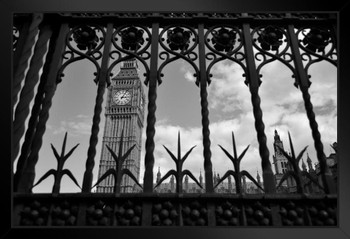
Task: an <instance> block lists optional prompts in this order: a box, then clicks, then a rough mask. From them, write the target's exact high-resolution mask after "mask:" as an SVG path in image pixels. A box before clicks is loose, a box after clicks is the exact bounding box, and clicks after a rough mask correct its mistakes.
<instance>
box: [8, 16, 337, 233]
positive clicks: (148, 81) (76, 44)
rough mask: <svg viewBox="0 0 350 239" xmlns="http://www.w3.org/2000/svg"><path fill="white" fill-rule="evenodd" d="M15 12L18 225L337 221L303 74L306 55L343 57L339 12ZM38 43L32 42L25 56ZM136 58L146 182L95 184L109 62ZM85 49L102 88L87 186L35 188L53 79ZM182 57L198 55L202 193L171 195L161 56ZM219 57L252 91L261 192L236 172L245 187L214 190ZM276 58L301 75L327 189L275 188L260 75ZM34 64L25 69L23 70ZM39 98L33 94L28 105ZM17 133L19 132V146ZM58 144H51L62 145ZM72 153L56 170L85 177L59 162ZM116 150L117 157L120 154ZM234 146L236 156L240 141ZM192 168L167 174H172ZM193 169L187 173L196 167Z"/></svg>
mask: <svg viewBox="0 0 350 239" xmlns="http://www.w3.org/2000/svg"><path fill="white" fill-rule="evenodd" d="M28 18H31V21H30V23H27V22H28ZM14 23H15V25H14V31H13V34H14V36H13V40H14V41H13V45H14V58H13V59H14V72H13V75H14V78H13V86H14V87H13V107H14V106H16V109H15V111H14V112H15V114H14V119H13V126H14V131H13V132H14V135H13V141H12V143H13V147H14V151H13V154H12V162H14V161H15V159H16V157H17V156H19V158H18V161H17V168H16V172H15V174H14V185H13V190H14V192H15V193H14V204H13V205H14V207H13V212H14V213H13V225H15V226H62V225H65V226H90V225H92V226H282V225H283V226H293V225H298V226H301V225H303V226H310V225H311V226H321V225H327V226H336V225H337V195H336V185H335V182H334V181H333V178H332V175H331V172H330V170H329V168H328V166H327V164H326V160H325V154H324V152H323V144H322V142H321V136H320V133H319V130H318V124H317V122H316V119H315V114H314V112H313V105H312V102H311V97H310V94H309V87H310V84H311V82H310V80H309V78H310V76H309V74H308V71H309V68H310V66H311V65H313V64H314V63H316V62H319V61H328V62H329V63H331V64H333V65H335V66H337V51H336V49H337V40H336V23H337V22H336V16H335V15H332V14H305V13H302V14H299V13H278V14H258V13H254V14H250V13H249V14H247V13H242V14H237V13H232V14H231V13H195V12H193V13H171V12H165V13H148V12H147V13H144V12H141V13H62V14H32V15H26V14H23V15H17V16H16V17H15V21H14ZM36 37H37V39H36ZM33 46H34V51H33V55H32V57H31V58H30V54H31V48H32V47H33ZM112 49H115V50H112ZM45 54H46V56H45ZM44 56H45V59H44ZM131 58H136V59H137V60H138V62H140V63H141V64H142V65H143V67H144V69H145V71H146V73H145V81H144V84H145V85H146V86H147V87H148V115H147V128H146V142H145V144H146V154H145V161H144V164H145V173H144V181H143V193H139V194H119V193H117V192H116V193H115V194H102V193H98V194H93V193H91V188H92V186H93V185H92V180H93V175H92V171H93V168H94V159H95V154H96V145H97V141H98V132H99V123H100V117H101V111H102V103H103V95H104V92H105V89H106V86H108V85H109V84H110V82H111V81H110V77H111V71H112V69H113V67H114V66H115V65H117V64H118V63H120V62H122V61H126V60H129V59H131ZM29 59H30V62H29ZM83 59H86V60H88V61H90V62H91V63H92V64H93V65H94V66H95V68H96V69H95V70H96V72H95V78H94V79H93V80H94V81H95V82H96V84H97V85H98V87H97V95H96V100H95V108H94V115H93V125H92V129H91V136H90V144H89V149H88V156H87V159H86V164H85V173H84V179H83V182H82V192H81V193H79V194H59V180H58V181H57V182H55V188H56V189H55V190H54V191H53V194H33V193H32V192H31V189H32V187H33V184H34V178H35V165H36V163H37V161H38V158H39V156H38V155H39V151H40V148H41V145H42V138H43V135H44V133H45V130H46V123H47V120H48V118H49V112H50V107H51V105H52V101H53V99H54V96H55V91H56V87H57V85H58V84H59V83H60V82H61V81H62V76H63V72H64V69H65V68H66V67H67V66H68V65H70V64H71V63H73V62H76V61H79V60H83ZM159 59H161V60H162V61H161V63H159V62H158V60H159ZM178 59H182V60H184V61H186V62H187V63H188V64H190V65H191V66H192V68H193V72H194V74H193V75H194V77H195V78H196V81H195V84H196V85H197V86H198V87H199V90H200V106H201V117H202V136H203V148H204V152H203V158H204V161H203V164H204V179H205V193H204V194H190V195H184V194H182V193H181V192H180V191H179V190H178V191H177V193H176V194H169V195H168V194H163V195H158V194H155V193H154V184H153V182H154V180H153V174H154V172H153V168H154V161H155V159H154V154H153V153H154V148H155V142H154V136H155V134H156V132H155V123H156V109H157V89H158V87H160V85H161V83H162V77H163V73H162V70H163V69H164V67H165V66H166V65H168V64H169V63H171V62H173V61H176V60H178ZM223 60H230V61H232V62H234V63H235V64H237V65H239V66H240V67H241V68H242V70H243V72H244V77H245V84H246V85H247V86H248V87H249V90H250V94H251V102H252V106H253V114H254V118H255V129H256V132H257V139H258V143H259V153H260V157H261V166H262V171H263V174H262V176H263V183H264V185H263V188H264V194H259V195H243V194H241V193H240V192H241V190H240V189H241V188H240V187H241V185H240V183H237V186H238V187H239V188H238V189H237V192H238V194H232V195H219V194H216V193H214V186H215V185H213V172H212V161H211V149H210V146H211V141H210V131H209V108H208V99H207V97H208V93H207V88H208V87H209V85H210V82H211V77H212V74H211V69H212V68H213V67H214V65H215V64H216V63H218V62H220V61H223ZM272 61H279V62H281V63H282V64H284V65H285V66H286V67H287V68H288V69H289V70H290V71H291V75H292V76H293V78H295V82H294V86H295V87H297V88H299V89H300V91H301V93H302V96H303V100H304V105H305V109H306V113H307V117H308V120H309V124H310V129H311V131H312V136H313V139H314V145H315V149H316V152H317V158H318V162H319V165H320V174H321V175H322V185H323V188H324V192H325V195H307V194H304V193H302V190H299V191H298V194H295V195H287V194H276V183H275V179H274V175H273V172H272V169H271V163H270V160H269V157H270V153H269V150H268V147H267V144H266V135H265V132H264V128H265V126H264V122H263V115H262V110H261V107H260V102H261V99H260V96H259V86H260V84H261V82H262V81H261V72H260V70H261V69H262V67H263V66H264V65H266V64H269V63H270V62H272ZM28 64H29V69H28V71H27V72H26V74H25V69H26V68H27V66H28ZM42 67H43V71H42V74H40V73H39V70H40V69H41V68H42ZM38 82H39V83H38ZM37 83H38V89H37V93H36V95H35V98H34V87H35V85H36V84H37ZM22 85H23V86H22ZM33 98H34V104H33V106H32V108H31V112H30V114H29V111H30V102H31V101H32V100H33ZM16 103H17V104H16ZM15 104H16V105H15ZM28 116H30V118H29V123H28V127H27V130H26V131H25V127H24V124H25V121H26V119H27V117H28ZM22 137H24V141H23V144H22V146H21V147H20V140H21V138H22ZM233 143H234V142H233ZM234 147H235V146H234ZM19 149H21V152H19V151H20V150H19ZM53 149H54V148H53ZM54 151H55V152H56V150H55V149H54ZM71 152H72V151H71ZM71 152H70V153H71ZM169 152H170V151H169ZM70 153H68V154H70ZM112 153H113V152H112ZM56 154H57V152H56ZM56 154H55V155H56ZM293 154H294V151H293ZM243 155H244V153H243ZM68 156H69V155H68ZM68 156H67V157H68ZM67 157H66V156H65V155H64V148H63V149H62V156H61V157H59V156H58V154H57V158H58V159H60V160H59V167H58V169H57V171H55V172H56V174H57V175H58V174H60V175H61V174H62V173H67V174H69V175H70V177H71V178H72V179H73V180H74V182H75V183H76V184H78V183H77V182H76V180H75V178H74V176H73V175H72V174H71V173H70V171H68V170H67V171H65V170H63V171H62V167H63V163H64V161H65V160H66V158H67ZM115 157H117V156H115ZM118 157H121V154H120V155H119V156H118ZM174 157H175V156H174ZM178 157H179V158H178V159H177V160H182V159H181V158H180V157H181V155H180V154H179V156H178ZM234 157H235V160H238V159H237V155H236V152H235V156H234ZM118 159H119V158H118ZM62 160H63V163H62V162H61V161H62ZM174 160H175V159H174ZM239 160H240V159H239ZM293 160H295V156H294V155H293ZM178 163H179V162H178ZM234 163H235V162H234ZM238 166H239V163H238ZM235 167H236V166H235ZM237 170H238V171H237V172H236V173H238V174H240V172H239V167H238V169H237ZM185 171H186V170H185ZM185 171H183V172H172V173H173V174H174V175H177V174H182V173H184V172H185ZM230 172H231V173H233V171H230ZM51 173H53V172H51ZM113 173H114V174H115V177H117V176H118V175H117V174H118V173H120V172H118V170H115V171H113ZM124 173H125V172H124ZM186 173H187V174H191V173H190V172H189V171H186ZM169 175H170V174H169ZM169 175H168V176H169ZM61 176H62V175H61ZM295 177H300V173H299V174H295ZM239 180H240V178H239ZM298 180H299V179H298V178H297V181H298ZM119 181H120V180H119ZM119 181H118V182H119ZM180 185H181V183H180Z"/></svg>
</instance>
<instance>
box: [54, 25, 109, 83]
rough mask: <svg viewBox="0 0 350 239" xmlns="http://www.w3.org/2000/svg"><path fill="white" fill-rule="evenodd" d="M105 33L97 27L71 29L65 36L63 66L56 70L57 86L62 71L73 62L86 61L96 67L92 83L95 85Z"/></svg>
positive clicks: (86, 26)
mask: <svg viewBox="0 0 350 239" xmlns="http://www.w3.org/2000/svg"><path fill="white" fill-rule="evenodd" d="M105 37H106V31H105V29H104V27H103V26H99V25H93V24H88V25H78V26H74V27H71V29H70V31H69V32H68V34H67V36H66V50H65V51H64V52H63V54H62V55H63V59H64V64H62V66H61V67H60V69H59V70H58V77H57V84H58V83H60V82H61V81H62V77H64V74H63V71H64V70H65V68H66V67H67V66H68V65H70V64H71V63H73V62H76V61H79V60H83V59H87V60H89V61H90V62H92V63H93V64H94V65H95V67H96V72H94V76H95V78H94V82H95V83H97V81H98V79H97V77H98V75H99V72H100V69H101V67H100V64H99V62H98V61H99V60H100V59H101V57H102V53H101V48H102V47H103V45H104V42H105Z"/></svg>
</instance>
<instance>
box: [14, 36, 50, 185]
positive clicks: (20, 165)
mask: <svg viewBox="0 0 350 239" xmlns="http://www.w3.org/2000/svg"><path fill="white" fill-rule="evenodd" d="M56 38H57V32H56V33H53V34H52V36H51V40H50V44H49V50H48V52H47V54H46V58H45V64H44V67H43V73H42V75H41V77H40V83H39V86H38V90H37V93H36V96H35V99H34V105H33V107H32V111H31V115H30V118H29V122H28V128H27V131H26V133H25V137H24V142H23V144H22V146H21V154H20V157H19V158H18V160H17V168H16V174H15V175H14V183H13V185H14V190H15V191H17V188H18V183H19V181H20V177H21V176H22V174H23V170H24V167H25V162H26V160H27V158H28V156H29V154H30V147H31V144H32V142H33V138H34V134H35V130H36V126H37V124H38V117H39V113H40V111H41V104H42V101H43V99H44V94H45V85H46V82H47V79H48V73H49V69H50V65H51V61H52V59H53V57H54V53H55V46H56V45H55V39H56Z"/></svg>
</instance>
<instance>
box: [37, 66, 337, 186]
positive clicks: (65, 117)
mask: <svg viewBox="0 0 350 239" xmlns="http://www.w3.org/2000/svg"><path fill="white" fill-rule="evenodd" d="M139 66H140V76H141V77H142V74H143V69H142V65H141V64H139ZM118 69H119V66H116V67H115V69H114V70H115V73H116V72H117V71H118ZM93 72H94V66H93V64H91V63H89V62H87V61H81V62H77V63H74V64H72V65H70V66H69V67H68V68H67V69H66V71H65V77H64V78H63V81H62V83H60V85H59V86H58V88H57V91H56V94H55V97H54V100H53V104H52V108H51V110H50V118H49V120H48V122H47V129H46V133H45V135H44V140H43V145H42V148H41V151H40V155H39V162H38V164H37V166H36V179H35V181H37V180H38V179H39V178H40V177H41V176H42V175H43V174H44V173H45V172H47V171H48V170H49V169H51V168H54V169H56V166H57V163H56V159H55V158H54V155H53V153H52V150H51V147H50V144H51V143H52V144H53V145H54V146H55V148H56V149H57V151H58V152H60V150H61V146H62V142H63V137H64V133H65V132H68V140H67V148H66V151H68V150H70V149H71V148H72V147H74V146H75V145H76V144H78V143H79V144H80V145H79V146H78V148H77V149H76V150H75V152H74V153H73V154H72V156H71V157H70V158H69V159H68V160H67V161H66V164H65V168H67V169H70V170H71V171H72V173H73V174H74V176H75V177H76V178H77V180H78V182H79V184H80V185H82V180H83V174H84V171H85V161H86V159H87V150H88V147H89V138H90V133H91V125H92V116H93V111H94V105H95V97H96V92H97V86H96V85H95V83H94V82H93V81H92V80H93ZM163 72H164V77H163V83H162V84H161V85H160V86H159V88H158V91H157V94H158V97H157V111H156V117H157V123H156V135H155V151H154V155H155V167H154V175H155V174H156V173H157V171H158V167H160V171H161V173H162V175H164V174H165V173H166V172H167V171H168V170H170V169H175V164H174V162H173V161H172V160H171V158H170V156H169V155H168V153H167V152H166V151H165V149H164V148H163V146H162V145H165V146H166V147H168V148H169V149H170V150H171V151H172V152H174V154H176V150H177V133H178V132H180V134H181V149H182V155H184V154H185V153H186V152H187V151H188V150H189V149H190V148H191V147H192V146H194V145H196V148H195V149H194V150H193V151H192V153H191V154H190V156H189V157H188V159H187V160H186V162H185V164H184V169H189V170H191V171H192V173H193V174H194V175H195V176H196V177H198V176H199V173H200V171H201V172H202V173H203V171H204V168H203V146H202V128H201V109H200V95H199V88H198V87H197V86H196V85H195V84H194V78H193V76H192V75H193V73H194V71H193V69H192V68H191V66H190V65H189V64H188V63H187V62H185V61H183V60H178V61H176V62H173V63H171V64H169V65H168V66H166V67H165V68H164V71H163ZM211 73H212V74H213V77H212V83H211V84H210V85H209V87H208V101H209V110H210V113H209V119H210V126H209V128H210V139H211V152H212V158H211V160H212V164H213V168H214V170H215V172H216V173H219V174H220V176H222V175H223V174H224V173H225V172H226V171H227V170H228V169H233V165H232V163H231V161H230V160H229V159H228V158H227V157H226V155H225V154H224V153H223V151H222V150H221V149H220V148H219V146H218V145H221V146H223V147H224V148H225V149H227V151H228V152H230V153H232V152H233V151H232V150H233V149H232V138H231V132H232V131H233V132H234V133H235V139H236V145H237V153H238V154H240V153H241V152H242V151H243V150H244V149H245V148H246V147H247V145H250V148H249V150H248V151H247V153H246V155H245V157H244V158H243V160H242V163H241V170H247V171H248V172H250V173H251V174H252V175H253V176H254V177H256V174H257V171H259V173H260V175H261V163H260V156H259V151H258V142H257V135H256V131H255V126H254V116H253V112H252V105H251V97H250V92H249V88H248V87H247V86H246V85H245V84H244V78H243V77H242V73H243V71H242V70H241V69H240V67H239V66H238V65H237V64H234V63H232V62H230V61H223V62H220V63H217V64H216V65H215V66H214V68H213V69H212V72H211ZM261 74H262V75H263V77H262V79H261V80H262V81H263V83H262V85H261V87H260V90H259V94H260V97H261V108H262V110H263V121H264V123H265V134H266V136H267V145H268V148H269V151H270V161H271V163H272V155H273V153H274V151H273V135H274V130H275V129H276V130H277V131H278V132H279V134H280V136H281V139H282V141H283V143H284V148H285V150H287V151H289V142H288V131H289V132H290V133H291V136H292V140H293V143H294V149H295V151H296V153H297V154H298V153H299V152H300V151H301V149H303V148H304V147H305V146H307V145H308V146H309V147H308V151H307V152H308V154H309V155H310V158H311V159H312V160H313V162H314V163H316V162H317V159H316V153H315V150H314V144H313V140H312V135H311V130H310V127H309V122H308V119H307V116H306V113H305V108H304V105H303V100H302V94H301V92H300V90H299V89H297V88H295V87H294V85H293V83H294V79H293V78H292V77H291V75H292V73H291V72H290V70H289V69H288V68H286V67H285V66H284V65H283V64H281V63H278V62H272V63H270V64H268V65H266V66H265V67H263V68H262V71H261ZM309 74H310V75H311V76H312V77H311V79H310V80H311V81H312V85H311V87H310V93H311V100H312V103H313V105H314V111H315V113H316V120H317V122H318V124H319V130H320V132H321V136H322V138H321V139H322V142H323V145H324V151H325V154H326V155H329V154H330V153H331V152H333V151H332V150H331V147H330V146H329V145H330V144H332V143H333V142H335V141H337V83H336V68H335V67H333V66H331V65H330V64H329V63H318V64H316V65H315V66H313V67H311V69H310V72H309ZM141 81H143V78H141ZM144 89H145V93H146V95H147V87H146V86H144ZM106 92H107V90H106ZM106 92H105V93H106ZM105 96H106V94H105ZM105 100H106V97H105ZM105 102H106V101H104V103H103V104H104V105H105ZM146 109H147V108H146ZM104 120H105V116H104V110H103V112H102V114H101V123H100V133H99V142H98V145H97V153H96V156H95V168H94V181H96V180H97V176H98V173H97V172H98V165H99V160H100V154H101V153H100V152H101V146H102V145H101V140H102V133H103V130H104ZM144 124H145V128H146V117H145V123H144ZM145 128H144V133H143V142H142V147H143V148H142V152H141V174H140V182H141V183H142V180H143V173H144V153H145V150H144V144H145V139H146V137H145ZM303 158H304V159H305V158H306V154H305V156H304V157H303ZM154 178H155V177H154ZM52 185H53V177H52V176H51V177H49V178H48V179H46V180H45V181H44V182H42V183H41V184H40V185H38V186H37V187H36V188H35V189H34V192H51V190H52ZM78 191H79V188H77V187H76V186H75V184H74V183H73V182H72V181H71V180H70V179H69V178H68V177H67V176H64V177H63V179H62V186H61V192H78Z"/></svg>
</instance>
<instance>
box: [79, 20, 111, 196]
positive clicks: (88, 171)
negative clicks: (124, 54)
mask: <svg viewBox="0 0 350 239" xmlns="http://www.w3.org/2000/svg"><path fill="white" fill-rule="evenodd" d="M112 33H113V24H112V23H108V24H107V33H106V36H105V43H104V48H103V56H102V62H101V70H100V74H99V76H98V88H97V96H96V100H95V108H94V116H93V119H92V127H91V136H90V141H89V149H88V153H87V159H86V163H85V172H84V179H83V186H82V191H83V192H85V193H86V192H90V191H91V187H92V180H93V174H92V170H93V169H94V166H95V160H94V158H95V155H96V145H97V142H98V132H99V130H100V127H99V123H100V121H101V112H102V103H103V95H104V92H105V89H106V79H107V77H108V76H107V69H108V62H109V52H110V49H111V40H112Z"/></svg>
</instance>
